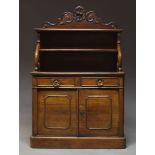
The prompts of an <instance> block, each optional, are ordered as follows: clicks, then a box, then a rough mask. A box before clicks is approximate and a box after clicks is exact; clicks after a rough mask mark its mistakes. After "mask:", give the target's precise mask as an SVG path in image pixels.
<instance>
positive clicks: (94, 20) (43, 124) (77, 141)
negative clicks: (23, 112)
mask: <svg viewBox="0 0 155 155" xmlns="http://www.w3.org/2000/svg"><path fill="white" fill-rule="evenodd" d="M35 30H36V32H37V42H36V49H35V68H34V71H33V72H32V102H33V103H32V136H31V147H33V148H125V146H126V141H125V137H124V72H123V71H122V51H121V47H120V33H121V32H122V29H119V28H118V27H117V26H116V24H114V23H113V22H110V23H103V22H102V20H101V19H100V18H99V17H97V15H96V13H95V12H94V11H86V10H85V9H84V8H83V7H82V6H77V7H76V8H75V9H74V11H73V12H65V13H64V15H63V16H62V17H61V18H58V20H57V21H56V22H55V23H51V22H46V23H45V24H44V25H43V27H42V28H36V29H35Z"/></svg>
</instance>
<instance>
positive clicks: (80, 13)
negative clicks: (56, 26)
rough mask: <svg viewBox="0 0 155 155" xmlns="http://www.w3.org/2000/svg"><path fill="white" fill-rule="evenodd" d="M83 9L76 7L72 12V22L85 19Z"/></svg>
mask: <svg viewBox="0 0 155 155" xmlns="http://www.w3.org/2000/svg"><path fill="white" fill-rule="evenodd" d="M85 12H86V11H85V9H84V7H83V6H77V7H76V8H75V10H74V20H75V21H77V22H79V21H82V20H84V19H85Z"/></svg>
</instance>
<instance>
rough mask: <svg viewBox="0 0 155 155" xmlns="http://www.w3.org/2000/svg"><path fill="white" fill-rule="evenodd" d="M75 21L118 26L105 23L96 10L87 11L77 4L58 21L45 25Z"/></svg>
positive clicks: (111, 26) (112, 25)
mask: <svg viewBox="0 0 155 155" xmlns="http://www.w3.org/2000/svg"><path fill="white" fill-rule="evenodd" d="M73 22H74V23H75V22H78V23H80V22H81V23H94V24H101V25H103V26H109V27H110V28H116V25H115V23H113V22H110V23H107V24H106V23H103V22H102V20H101V18H99V17H98V16H97V15H96V13H95V11H86V10H85V9H84V7H83V6H77V7H76V8H75V9H74V11H73V12H64V14H63V16H62V18H58V21H57V22H56V23H52V22H45V24H44V25H43V27H44V28H48V27H50V26H55V25H64V24H69V23H73Z"/></svg>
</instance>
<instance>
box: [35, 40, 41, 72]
mask: <svg viewBox="0 0 155 155" xmlns="http://www.w3.org/2000/svg"><path fill="white" fill-rule="evenodd" d="M39 49H40V40H39V39H38V40H37V42H36V48H35V54H34V62H35V67H34V70H35V71H38V70H39Z"/></svg>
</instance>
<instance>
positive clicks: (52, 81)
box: [37, 77, 75, 87]
mask: <svg viewBox="0 0 155 155" xmlns="http://www.w3.org/2000/svg"><path fill="white" fill-rule="evenodd" d="M37 86H50V87H73V86H75V79H74V78H68V77H63V78H60V77H52V78H37Z"/></svg>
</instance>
